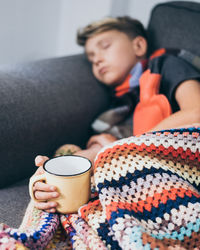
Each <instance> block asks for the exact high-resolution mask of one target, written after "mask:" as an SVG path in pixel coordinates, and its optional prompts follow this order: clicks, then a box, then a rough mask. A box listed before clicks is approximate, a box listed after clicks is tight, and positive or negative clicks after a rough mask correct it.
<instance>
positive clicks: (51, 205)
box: [34, 201, 58, 213]
mask: <svg viewBox="0 0 200 250" xmlns="http://www.w3.org/2000/svg"><path fill="white" fill-rule="evenodd" d="M34 205H35V207H36V208H38V209H42V210H46V211H47V212H51V213H55V211H56V207H57V205H58V204H57V203H56V202H53V201H50V202H35V204H34Z"/></svg>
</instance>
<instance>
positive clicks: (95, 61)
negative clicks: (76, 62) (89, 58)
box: [93, 53, 103, 64]
mask: <svg viewBox="0 0 200 250" xmlns="http://www.w3.org/2000/svg"><path fill="white" fill-rule="evenodd" d="M102 61H103V56H102V55H101V54H100V53H99V54H96V55H95V57H94V58H93V62H94V63H95V64H99V63H101V62H102Z"/></svg>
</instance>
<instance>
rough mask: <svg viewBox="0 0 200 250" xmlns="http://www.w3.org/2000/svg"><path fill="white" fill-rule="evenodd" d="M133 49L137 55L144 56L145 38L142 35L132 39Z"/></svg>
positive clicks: (145, 49) (145, 51) (145, 48)
mask: <svg viewBox="0 0 200 250" xmlns="http://www.w3.org/2000/svg"><path fill="white" fill-rule="evenodd" d="M133 49H134V51H135V55H136V56H137V57H144V56H145V55H146V53H147V40H146V39H145V38H144V37H142V36H137V37H136V38H134V39H133Z"/></svg>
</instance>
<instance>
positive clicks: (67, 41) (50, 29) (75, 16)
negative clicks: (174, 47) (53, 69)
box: [0, 0, 200, 65]
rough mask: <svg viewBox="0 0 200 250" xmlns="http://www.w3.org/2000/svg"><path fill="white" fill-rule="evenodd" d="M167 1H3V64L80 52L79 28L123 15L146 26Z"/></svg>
mask: <svg viewBox="0 0 200 250" xmlns="http://www.w3.org/2000/svg"><path fill="white" fill-rule="evenodd" d="M166 1H167V0H140V1H139V0H0V45H1V46H0V65H2V64H10V63H18V62H26V61H32V60H38V59H43V58H49V57H58V56H65V55H73V54H78V53H81V52H82V51H83V49H82V48H81V47H80V46H78V45H77V44H76V31H77V29H78V28H80V27H83V26H85V25H87V24H88V23H90V22H91V21H95V20H98V19H100V18H103V17H105V16H122V15H130V16H132V17H134V18H137V19H139V20H140V21H141V22H142V23H143V24H144V25H145V26H147V24H148V20H149V14H150V11H151V9H152V8H153V6H154V5H155V4H158V3H162V2H166ZM196 2H200V0H196Z"/></svg>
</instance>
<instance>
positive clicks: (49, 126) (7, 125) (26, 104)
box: [0, 55, 109, 187]
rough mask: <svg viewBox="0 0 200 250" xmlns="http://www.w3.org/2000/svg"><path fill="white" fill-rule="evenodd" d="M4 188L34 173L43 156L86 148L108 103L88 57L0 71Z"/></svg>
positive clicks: (0, 180)
mask: <svg viewBox="0 0 200 250" xmlns="http://www.w3.org/2000/svg"><path fill="white" fill-rule="evenodd" d="M0 89H1V91H0V112H1V116H0V124H1V125H0V138H1V140H0V148H1V150H0V166H1V167H0V170H1V175H0V187H3V186H5V185H8V184H11V183H13V182H15V181H18V180H20V179H24V178H25V177H28V176H30V175H32V173H33V172H34V171H35V167H34V158H35V156H36V155H38V154H42V155H47V156H52V154H53V152H54V151H55V149H56V148H57V147H59V146H61V145H62V144H65V143H71V144H77V145H80V146H84V144H85V142H86V141H87V139H88V137H89V131H90V124H91V122H92V121H93V120H94V119H95V117H96V116H97V115H98V114H99V113H100V112H102V111H103V110H104V109H105V108H106V107H107V105H108V99H109V98H108V95H107V91H106V89H105V87H103V85H102V84H100V83H98V82H97V81H96V80H95V78H94V77H93V75H92V73H91V68H90V65H89V63H88V62H87V60H86V59H85V57H84V56H83V55H76V56H68V57H63V58H54V59H47V60H41V61H37V62H31V63H25V64H20V65H14V66H8V67H1V68H0Z"/></svg>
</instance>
